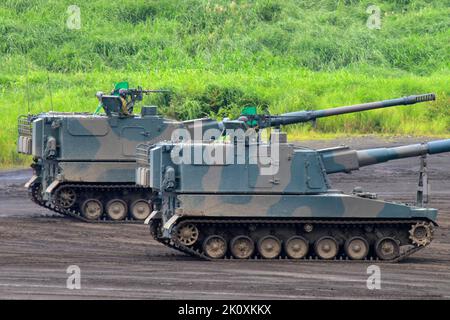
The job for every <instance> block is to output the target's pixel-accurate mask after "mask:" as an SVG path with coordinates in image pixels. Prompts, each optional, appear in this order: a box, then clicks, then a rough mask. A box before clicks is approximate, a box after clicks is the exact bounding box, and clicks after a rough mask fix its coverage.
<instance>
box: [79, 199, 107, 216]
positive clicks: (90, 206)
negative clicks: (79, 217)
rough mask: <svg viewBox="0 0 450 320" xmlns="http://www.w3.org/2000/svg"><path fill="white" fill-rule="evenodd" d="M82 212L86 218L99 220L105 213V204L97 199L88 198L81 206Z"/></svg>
mask: <svg viewBox="0 0 450 320" xmlns="http://www.w3.org/2000/svg"><path fill="white" fill-rule="evenodd" d="M81 213H82V214H83V216H84V217H85V218H86V219H89V220H98V219H100V217H101V216H102V213H103V205H102V203H101V202H100V201H99V200H97V199H88V200H86V201H85V202H83V205H82V206H81Z"/></svg>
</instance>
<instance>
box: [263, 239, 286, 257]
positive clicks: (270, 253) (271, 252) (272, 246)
mask: <svg viewBox="0 0 450 320" xmlns="http://www.w3.org/2000/svg"><path fill="white" fill-rule="evenodd" d="M258 252H259V254H260V255H261V257H263V258H264V259H274V258H276V257H278V256H279V255H280V253H281V241H280V240H279V239H278V238H277V237H274V236H266V237H263V238H261V239H259V241H258Z"/></svg>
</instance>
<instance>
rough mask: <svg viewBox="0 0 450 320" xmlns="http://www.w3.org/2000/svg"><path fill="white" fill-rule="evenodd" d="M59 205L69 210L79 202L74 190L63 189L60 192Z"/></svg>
mask: <svg viewBox="0 0 450 320" xmlns="http://www.w3.org/2000/svg"><path fill="white" fill-rule="evenodd" d="M57 201H58V205H59V206H61V207H62V208H64V209H68V208H70V207H71V206H73V205H74V204H75V202H76V201H77V195H76V193H75V190H73V189H72V188H63V189H61V190H60V191H59V192H58V198H57Z"/></svg>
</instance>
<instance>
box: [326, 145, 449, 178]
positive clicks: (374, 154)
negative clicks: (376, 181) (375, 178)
mask: <svg viewBox="0 0 450 320" xmlns="http://www.w3.org/2000/svg"><path fill="white" fill-rule="evenodd" d="M444 152H450V139H446V140H437V141H430V142H426V143H418V144H411V145H406V146H400V147H392V148H375V149H365V150H352V149H349V148H336V149H328V150H327V149H325V150H319V153H320V154H321V156H322V160H323V163H324V166H325V169H326V172H327V173H336V172H350V171H353V170H358V169H359V168H360V167H365V166H370V165H373V164H377V163H382V162H387V161H390V160H395V159H403V158H410V157H417V156H423V155H427V154H438V153H444Z"/></svg>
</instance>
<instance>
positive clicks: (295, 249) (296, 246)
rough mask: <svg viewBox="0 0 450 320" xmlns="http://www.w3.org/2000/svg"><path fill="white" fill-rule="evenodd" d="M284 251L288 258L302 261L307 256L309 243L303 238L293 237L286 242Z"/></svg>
mask: <svg viewBox="0 0 450 320" xmlns="http://www.w3.org/2000/svg"><path fill="white" fill-rule="evenodd" d="M284 250H285V251H286V254H287V256H288V257H289V258H291V259H302V258H304V257H305V256H306V255H307V254H308V250H309V243H308V241H307V240H306V239H305V238H303V237H300V236H293V237H290V238H289V239H288V240H287V241H286V243H285V245H284Z"/></svg>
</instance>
